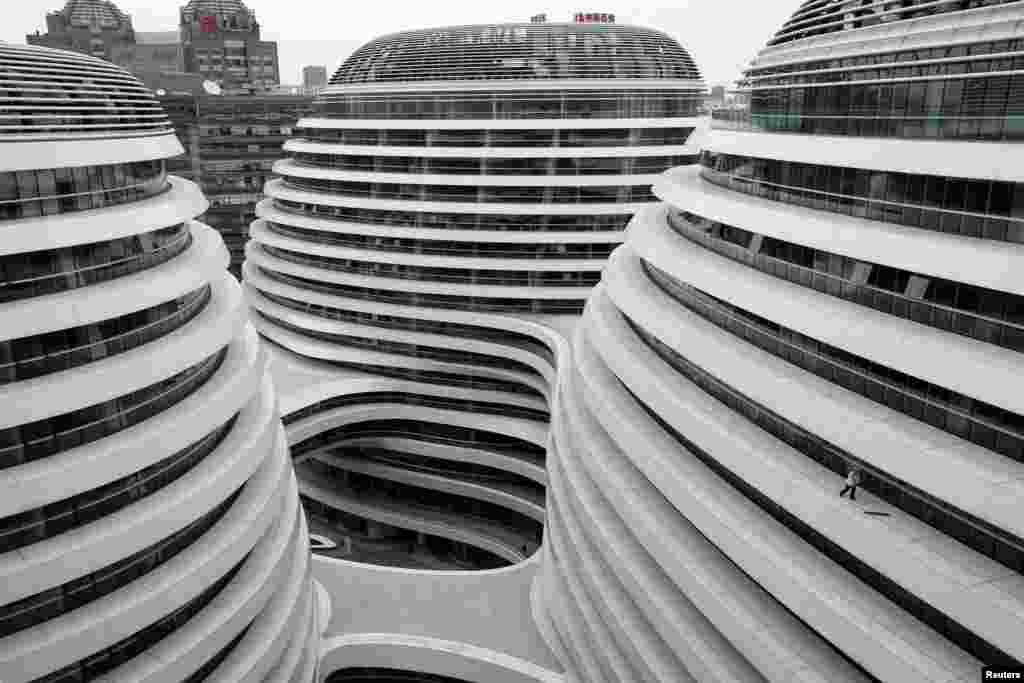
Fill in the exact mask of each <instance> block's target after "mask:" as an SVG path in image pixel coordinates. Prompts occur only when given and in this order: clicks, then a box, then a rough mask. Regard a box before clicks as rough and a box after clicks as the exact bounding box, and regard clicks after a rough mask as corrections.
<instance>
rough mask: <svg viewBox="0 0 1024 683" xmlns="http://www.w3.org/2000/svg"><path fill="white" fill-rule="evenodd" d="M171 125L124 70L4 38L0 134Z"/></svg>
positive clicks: (131, 130)
mask: <svg viewBox="0 0 1024 683" xmlns="http://www.w3.org/2000/svg"><path fill="white" fill-rule="evenodd" d="M26 103H31V104H32V105H33V107H32V108H31V109H28V110H26V109H25V104H26ZM83 105H87V106H83ZM171 130H173V129H172V128H171V124H170V121H168V119H167V115H166V114H165V113H164V111H163V109H162V108H161V107H160V104H159V103H158V102H157V101H156V98H155V97H154V96H153V93H152V92H150V91H149V90H148V89H147V88H146V87H145V86H143V85H142V83H140V82H139V81H138V80H137V79H136V78H134V77H133V76H132V75H130V74H129V73H127V72H126V71H125V70H124V69H121V68H119V67H117V66H115V65H114V64H111V63H110V62H107V61H105V60H102V59H98V58H96V57H92V56H89V55H85V54H81V53H78V52H68V51H65V50H55V49H52V48H46V47H38V46H29V45H11V44H7V43H0V135H44V136H51V137H52V136H55V135H58V136H60V137H62V138H64V137H79V136H83V135H94V134H102V135H103V136H105V137H110V136H111V135H112V134H123V135H139V134H146V133H150V134H152V133H164V132H169V131H171Z"/></svg>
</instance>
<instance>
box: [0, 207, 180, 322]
mask: <svg viewBox="0 0 1024 683" xmlns="http://www.w3.org/2000/svg"><path fill="white" fill-rule="evenodd" d="M191 243H192V233H191V231H190V230H189V229H188V225H187V224H185V223H182V224H179V225H176V226H173V227H170V228H164V229H162V230H157V231H154V232H149V233H142V234H141V235H133V236H131V237H126V238H121V239H118V240H109V241H105V242H97V243H93V244H82V245H76V246H73V247H64V248H62V249H54V250H51V251H47V252H32V253H31V254H25V253H19V254H11V255H5V256H2V257H0V272H3V276H4V277H3V279H2V280H0V302H3V303H6V302H8V301H17V300H19V299H27V298H32V297H37V296H44V295H47V294H55V293H57V292H63V291H67V290H69V289H76V288H78V287H85V286H88V285H92V284H97V283H100V282H106V281H108V280H113V279H116V278H119V277H124V276H126V275H131V274H133V273H137V272H139V271H142V270H146V269H148V268H152V267H154V266H158V265H160V264H161V263H164V262H166V261H168V260H170V259H172V258H174V257H175V256H177V255H179V254H181V253H182V252H183V251H184V250H185V249H187V248H188V247H189V245H190V244H191ZM69 262H70V263H73V264H75V268H74V269H73V270H66V269H65V268H64V267H63V264H66V263H69Z"/></svg>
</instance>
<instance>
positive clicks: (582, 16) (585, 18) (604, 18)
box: [573, 12, 615, 24]
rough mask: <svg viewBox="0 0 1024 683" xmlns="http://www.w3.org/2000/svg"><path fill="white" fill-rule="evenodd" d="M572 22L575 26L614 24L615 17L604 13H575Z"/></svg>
mask: <svg viewBox="0 0 1024 683" xmlns="http://www.w3.org/2000/svg"><path fill="white" fill-rule="evenodd" d="M573 20H574V21H575V22H576V23H577V24H614V23H615V15H614V14H608V13H606V12H577V13H576V14H575V15H574V16H573Z"/></svg>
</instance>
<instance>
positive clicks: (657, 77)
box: [244, 24, 703, 568]
mask: <svg viewBox="0 0 1024 683" xmlns="http://www.w3.org/2000/svg"><path fill="white" fill-rule="evenodd" d="M702 92H703V84H702V83H701V80H700V75H699V73H698V71H697V68H696V66H695V65H694V63H693V61H692V59H691V58H690V56H689V55H688V54H687V53H686V51H685V50H683V49H682V48H681V47H680V46H679V44H678V43H676V42H675V41H674V40H672V39H670V38H669V37H667V36H665V35H664V34H661V33H659V32H656V31H652V30H649V29H641V28H637V27H631V26H615V25H604V26H592V25H578V24H577V25H571V24H504V25H483V26H458V27H447V28H438V29H427V30H418V31H408V32H402V33H396V34H392V35H387V36H384V37H381V38H378V39H376V40H374V41H371V42H370V43H368V44H367V45H365V46H363V47H362V48H360V49H359V50H357V51H356V52H355V53H353V55H352V56H351V57H350V58H349V59H348V60H347V61H346V62H345V63H344V64H343V65H342V66H341V67H340V68H339V70H338V71H337V73H336V74H335V75H334V77H333V78H332V79H331V82H330V85H329V86H328V87H327V88H326V89H325V90H324V91H323V92H322V93H321V95H320V97H319V99H318V102H317V105H316V107H317V109H318V111H317V114H316V115H315V116H314V117H312V118H308V119H304V120H302V121H300V122H299V124H298V126H297V131H296V137H295V138H294V139H292V140H290V141H289V142H288V143H287V144H286V145H285V150H286V151H287V152H288V153H289V157H288V158H287V159H285V160H282V161H280V162H278V163H277V164H276V165H275V167H274V170H275V172H276V173H278V174H280V175H281V176H282V177H281V179H280V180H277V181H273V182H271V183H269V184H268V186H267V188H266V193H267V195H268V199H267V200H265V201H264V202H263V203H262V204H261V205H260V206H259V207H258V211H257V213H258V216H259V219H258V220H257V221H256V222H254V223H253V225H252V229H251V235H252V241H251V242H250V243H249V246H248V249H247V261H246V264H245V268H244V275H245V283H246V290H247V296H248V298H249V301H250V304H251V306H252V309H253V311H254V314H253V317H254V322H255V324H256V326H257V328H258V329H259V330H260V333H261V334H263V335H264V336H265V337H266V338H267V339H269V340H271V341H272V342H274V343H275V344H277V345H278V346H279V347H280V348H279V349H277V350H278V351H280V353H279V354H277V355H278V356H279V357H280V358H281V362H280V363H278V364H277V365H276V367H277V370H275V373H276V376H278V377H280V384H281V385H282V386H288V390H287V391H286V392H285V393H284V395H283V398H282V401H283V405H284V408H283V412H284V413H286V414H285V421H286V423H287V424H288V425H289V427H288V429H289V441H290V443H291V444H292V445H293V455H294V456H296V458H297V469H298V473H299V478H300V490H301V491H302V494H303V497H304V499H305V501H306V503H307V509H309V510H310V511H312V512H313V513H314V520H315V524H314V526H316V527H317V529H319V530H322V531H323V532H324V533H327V534H331V533H334V534H335V535H336V536H337V539H338V540H339V542H340V541H341V540H344V539H345V538H347V539H348V541H346V543H349V542H351V541H352V539H353V537H355V538H357V539H359V540H361V541H362V542H363V543H362V545H361V547H360V549H359V551H358V552H355V551H351V552H350V550H349V549H348V548H346V549H345V550H344V551H343V552H342V551H339V552H338V553H335V554H336V555H337V556H341V557H352V558H353V559H360V558H361V559H365V560H367V561H374V560H373V557H372V556H373V552H372V551H373V548H372V547H371V546H374V543H376V542H378V541H380V542H383V539H382V537H386V538H391V539H392V540H393V544H392V545H393V548H392V550H401V549H402V548H409V549H411V550H412V553H411V554H413V555H420V556H421V559H420V560H415V561H414V560H410V561H409V564H408V566H416V567H423V568H467V567H477V568H489V567H497V566H501V565H505V564H509V563H516V562H519V561H520V560H523V559H524V558H525V557H527V556H529V555H531V554H532V553H533V551H534V549H535V548H536V547H537V546H538V544H539V542H540V540H541V529H542V524H543V520H544V506H543V503H544V484H545V482H546V475H545V472H544V447H545V445H546V442H547V439H548V428H547V421H548V401H549V399H550V398H551V392H552V388H553V386H554V383H555V365H556V357H557V354H558V353H559V350H560V349H561V348H562V346H563V342H562V339H563V336H567V335H568V330H570V329H571V327H572V325H573V324H574V322H575V320H576V318H577V315H578V313H579V312H580V311H581V310H582V307H583V304H584V301H585V299H586V297H587V295H588V294H589V292H590V290H591V287H592V286H593V285H594V284H595V283H596V282H597V281H598V279H599V274H600V270H601V268H602V267H603V266H604V264H605V262H606V259H607V257H608V255H609V253H610V252H611V250H612V249H613V248H614V247H615V246H617V245H618V244H619V243H620V242H621V241H622V238H623V230H624V228H625V225H626V223H627V221H628V220H629V218H630V217H631V216H632V214H633V213H634V212H635V211H638V210H640V209H643V208H645V207H649V206H651V205H652V203H653V202H654V200H655V198H654V196H653V195H652V194H651V191H650V186H651V183H653V182H654V180H655V179H656V178H657V177H658V174H660V173H662V172H663V171H664V170H666V169H667V168H670V167H672V166H677V165H680V164H687V163H691V162H693V161H695V160H696V152H697V148H696V147H694V146H692V145H690V144H689V138H690V134H691V133H692V131H693V129H694V127H695V126H696V125H697V123H698V119H697V118H696V114H697V110H698V107H699V105H700V104H701V94H702ZM346 378H349V379H346ZM321 522H322V523H323V524H321ZM332 525H333V527H334V530H333V531H332V528H331V527H332ZM424 547H425V549H427V550H429V549H433V550H430V552H426V553H420V552H419V551H418V550H417V549H418V548H419V549H424ZM428 556H429V557H428ZM441 558H449V559H450V560H451V562H448V560H444V561H442V560H441ZM428 560H429V564H427V565H423V564H422V562H425V561H428ZM438 562H440V564H438Z"/></svg>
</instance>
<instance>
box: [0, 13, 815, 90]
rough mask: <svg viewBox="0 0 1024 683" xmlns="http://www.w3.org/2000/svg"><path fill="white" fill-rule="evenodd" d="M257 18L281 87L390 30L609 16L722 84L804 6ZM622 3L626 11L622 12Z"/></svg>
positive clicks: (141, 24)
mask: <svg viewBox="0 0 1024 683" xmlns="http://www.w3.org/2000/svg"><path fill="white" fill-rule="evenodd" d="M64 1H65V0H0V5H3V22H2V23H0V40H5V41H8V42H12V43H24V42H25V34H26V33H32V32H34V31H35V30H36V29H39V30H43V29H45V27H46V19H45V16H46V13H47V12H48V11H53V10H56V9H59V8H60V7H62V6H63V5H64ZM114 1H115V4H117V5H118V7H120V8H121V9H122V10H123V11H124V12H127V13H128V14H130V15H132V23H133V25H134V26H135V30H136V31H169V30H175V29H177V26H178V8H179V7H180V6H181V5H184V4H185V0H114ZM244 1H245V2H246V4H247V5H248V6H249V7H250V8H252V9H253V10H254V11H255V12H256V19H257V20H258V21H259V22H260V26H261V27H262V32H263V37H264V38H265V39H267V40H276V41H278V53H279V56H280V59H281V79H282V81H283V82H284V83H286V84H296V83H299V82H300V81H301V78H300V76H299V73H300V70H301V68H302V66H303V65H306V64H324V65H326V66H327V68H328V71H329V72H330V71H333V69H334V67H335V66H337V65H338V64H339V63H340V62H341V61H342V60H344V59H345V57H347V56H348V55H349V54H350V53H351V52H352V51H353V50H354V49H356V48H357V47H359V46H360V45H362V44H363V43H365V42H367V41H369V40H371V39H372V38H374V37H376V36H378V35H381V34H384V33H391V32H393V31H401V30H403V29H411V28H427V27H430V26H445V25H451V24H476V23H488V22H504V21H528V20H529V18H530V16H531V15H532V14H537V13H540V12H545V13H547V15H548V21H569V20H571V19H572V15H573V13H574V12H577V11H580V12H584V11H586V12H614V13H615V15H616V17H615V18H616V21H617V22H618V23H620V24H637V25H640V26H649V27H652V28H657V29H660V30H662V31H664V32H666V33H668V34H669V35H671V36H672V37H674V38H675V39H676V40H678V41H679V42H680V43H681V44H682V45H683V47H685V48H687V49H688V50H689V51H690V54H692V55H693V57H694V59H696V60H697V64H698V66H699V67H700V69H701V71H702V72H703V74H704V78H705V80H706V81H707V83H708V84H709V85H713V84H718V83H722V84H728V83H731V82H732V81H734V80H735V79H736V78H737V77H738V76H739V74H740V71H741V70H742V68H743V66H744V65H745V64H746V63H747V62H748V61H749V60H750V58H751V57H753V56H754V55H755V54H756V53H757V51H758V50H759V49H760V48H761V47H762V46H763V45H764V44H765V42H767V40H768V38H769V37H770V36H771V34H772V33H774V31H775V30H776V29H777V28H778V27H779V26H781V25H782V22H784V21H785V20H786V19H787V18H788V17H789V16H790V15H791V14H792V13H793V12H794V10H796V8H797V6H798V5H799V4H800V0H769V1H768V2H765V1H763V0H648V1H646V2H644V1H643V0H624V2H623V4H616V3H614V2H611V0H596V1H594V0H530V1H529V2H519V1H513V2H507V3H502V2H493V0H491V1H487V0H484V1H480V0H447V1H445V0H437V1H436V2H423V1H416V0H357V1H356V2H341V1H339V0H244ZM626 3H628V4H626Z"/></svg>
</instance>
